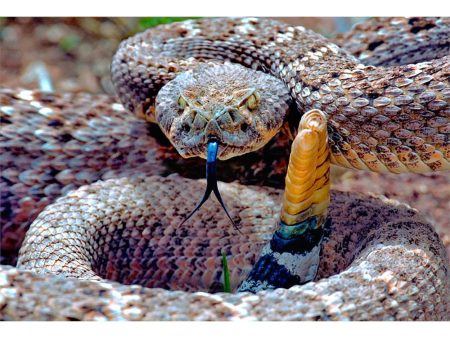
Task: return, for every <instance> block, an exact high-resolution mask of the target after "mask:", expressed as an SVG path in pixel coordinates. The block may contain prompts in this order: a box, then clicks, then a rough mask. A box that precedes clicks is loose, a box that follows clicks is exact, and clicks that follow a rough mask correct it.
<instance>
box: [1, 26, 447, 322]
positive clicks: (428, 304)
mask: <svg viewBox="0 0 450 338" xmlns="http://www.w3.org/2000/svg"><path fill="white" fill-rule="evenodd" d="M377 25H379V26H377ZM380 26H382V27H383V30H382V31H381V33H382V34H380V32H378V33H375V31H376V30H377V29H379V28H380ZM449 34H450V30H449V22H448V20H447V19H414V20H413V19H409V20H408V19H395V20H394V19H392V20H387V19H385V20H378V21H377V20H373V21H372V22H370V23H369V24H364V25H361V26H359V28H356V29H355V30H354V32H353V33H352V37H353V40H351V41H349V42H348V43H346V44H347V45H348V49H349V50H350V51H351V52H353V53H355V54H356V55H358V56H359V57H360V59H361V60H363V61H364V62H365V63H372V64H374V65H377V66H376V67H375V66H367V65H362V64H360V63H359V61H358V60H357V59H356V58H355V57H354V56H352V55H351V54H350V53H349V52H347V51H345V50H344V49H341V48H339V47H337V46H336V45H334V44H333V43H331V42H329V41H328V40H326V39H325V38H323V37H321V36H320V35H318V34H316V33H314V32H311V31H308V30H305V29H304V28H302V27H289V26H287V25H285V24H282V23H278V22H276V21H270V20H262V19H206V20H200V21H189V22H185V23H177V24H171V25H168V26H161V27H158V28H156V29H152V30H149V31H146V32H144V33H142V34H138V35H137V36H135V37H132V38H130V39H129V40H127V41H124V42H123V43H122V44H121V46H120V47H119V49H118V52H117V53H116V55H115V57H114V60H113V65H112V73H113V81H114V83H115V85H116V89H117V92H118V94H119V97H120V99H121V101H122V102H123V104H124V106H125V107H126V108H127V109H128V110H131V111H134V112H135V113H136V114H137V115H138V116H140V117H143V118H145V119H146V120H147V121H150V122H157V123H158V124H159V126H160V128H161V129H162V131H163V133H164V134H165V135H166V136H167V138H168V139H169V140H170V142H171V143H172V144H173V145H174V146H175V148H176V149H177V150H178V152H179V153H180V154H181V155H183V156H185V157H192V156H200V157H205V153H206V144H207V141H208V137H210V136H211V135H212V136H213V137H214V140H218V141H219V142H220V144H221V145H223V146H222V148H221V150H220V152H219V154H218V157H219V158H221V159H227V158H230V157H233V156H236V155H240V154H244V153H247V152H253V151H256V150H258V149H260V148H261V147H263V146H264V145H265V144H267V143H268V142H269V141H270V139H271V138H272V137H273V136H274V135H276V134H279V133H280V130H281V129H282V128H284V130H285V131H286V133H287V134H293V135H295V134H296V133H297V130H296V126H297V124H298V121H299V119H300V115H301V114H299V113H298V112H300V113H304V112H306V111H308V110H310V109H320V110H321V111H323V112H324V113H325V115H326V117H327V119H328V134H329V139H328V144H329V147H330V154H331V155H330V157H331V161H332V162H333V163H335V164H339V165H342V166H346V167H351V168H356V169H365V170H373V171H390V172H393V173H398V172H405V171H412V172H427V171H431V170H446V169H448V168H449V157H450V155H449V151H450V146H449V142H448V130H449V129H448V128H449V123H448V107H449V100H450V89H449V75H450V68H449V62H450V58H449V56H448V54H449V53H448V52H449V40H450V38H449ZM383 35H384V37H383ZM381 37H383V39H382V38H381ZM403 44H405V45H407V48H399V47H400V46H402V45H403ZM344 47H345V43H344ZM430 51H431V52H430ZM430 55H433V56H432V57H431V59H432V60H431V61H430ZM229 62H231V64H230V63H229ZM411 62H413V64H411ZM235 63H239V64H241V65H243V66H246V67H249V68H252V69H253V70H256V71H253V73H248V72H250V71H249V70H243V68H242V67H241V66H236V65H234V64H235ZM404 63H408V64H405V65H402V64H404ZM382 66H386V67H382ZM261 71H262V72H265V73H267V74H271V75H274V76H275V78H272V77H269V76H267V75H266V74H261ZM204 74H209V76H205V75H204ZM211 74H212V75H213V77H212V75H211ZM246 74H247V75H246ZM248 74H251V75H250V76H248ZM177 75H178V76H177ZM246 76H247V78H246ZM211 78H214V79H219V80H220V79H223V78H224V79H227V81H229V82H220V81H211ZM252 78H254V79H253V80H254V81H252ZM239 79H242V81H239ZM205 81H206V84H207V85H205ZM208 81H209V82H208ZM258 81H259V82H258ZM224 83H227V86H225V87H224ZM205 88H206V89H205ZM199 90H201V91H200V92H199ZM223 93H225V94H223ZM227 93H228V95H226V94H227ZM37 95H38V94H34V93H30V92H22V93H19V94H15V93H10V92H8V91H7V90H5V91H4V93H3V100H4V101H5V104H4V106H3V109H2V112H3V114H4V115H5V119H6V120H7V121H8V124H9V125H8V124H7V125H6V127H2V137H3V139H2V141H4V148H5V149H6V150H7V151H6V152H5V154H6V155H5V156H4V157H5V159H6V160H7V162H8V161H9V164H10V165H11V167H10V168H8V169H10V170H9V171H7V170H6V172H7V174H6V176H5V175H3V177H4V179H5V182H6V184H7V185H8V186H9V187H10V188H9V189H8V190H5V195H6V198H7V199H8V201H9V211H8V212H7V213H6V214H7V215H8V219H7V222H10V223H9V224H7V225H9V226H10V227H14V224H17V223H20V222H21V223H24V222H26V219H27V217H30V216H31V215H33V213H36V209H39V208H40V209H42V206H43V205H45V204H48V203H50V202H52V201H53V200H54V199H55V198H56V197H57V196H58V195H60V194H61V190H62V189H65V190H64V191H63V192H67V191H70V190H71V189H72V188H76V187H78V186H80V185H82V184H88V183H91V182H94V181H96V180H97V179H99V178H103V179H105V178H108V177H122V178H115V179H112V180H109V181H105V182H98V183H95V184H93V185H90V186H85V187H82V188H80V189H78V190H74V191H71V192H69V193H68V194H67V195H66V196H65V197H63V198H61V199H59V200H58V201H57V202H56V203H55V204H54V205H52V206H50V207H49V208H47V209H46V210H45V211H44V212H43V213H41V214H40V216H39V217H38V218H37V219H36V220H35V221H34V223H33V226H32V228H31V229H30V231H29V232H28V234H27V239H26V242H25V243H26V244H25V245H24V246H23V247H22V251H21V257H20V260H19V266H20V268H21V269H23V268H26V269H33V270H34V271H35V272H24V271H22V270H17V269H15V268H9V267H2V273H1V274H0V277H1V279H0V292H1V293H0V295H1V297H2V298H0V305H1V307H0V308H1V309H2V310H1V311H2V316H3V317H4V318H6V319H12V318H47V319H62V318H74V319H101V318H114V319H217V318H223V319H225V318H228V319H229V318H259V319H345V318H350V319H449V317H450V315H449V303H450V301H449V275H448V262H447V259H446V257H445V253H444V250H443V247H442V244H441V243H440V241H439V238H438V237H437V235H436V234H435V233H434V232H433V230H432V228H431V227H430V226H429V225H427V224H426V222H424V221H423V220H422V219H421V217H420V216H419V215H416V214H415V212H414V211H413V210H411V209H409V208H408V207H406V206H401V205H396V204H395V203H394V202H393V201H388V200H380V199H377V198H374V197H370V198H369V197H362V196H355V195H348V194H344V193H333V195H332V202H331V206H330V217H331V219H332V222H331V225H327V226H325V227H324V230H323V231H324V232H325V234H324V239H323V243H322V254H321V261H320V263H319V267H318V275H317V277H316V280H317V282H313V283H308V284H305V285H303V286H293V287H291V288H289V289H277V290H274V291H270V290H267V291H259V292H257V293H256V294H250V293H237V294H224V293H217V294H209V293H206V292H197V293H189V292H186V291H195V290H203V291H209V292H213V291H219V290H220V286H221V284H220V281H221V278H222V270H221V267H220V251H221V250H224V251H225V252H226V254H227V255H228V256H229V265H230V270H231V273H232V284H233V285H232V286H233V287H234V288H235V287H237V285H238V284H239V282H240V281H242V279H243V277H245V275H246V274H247V273H248V272H249V270H250V269H251V266H252V265H253V264H254V263H255V260H256V258H257V255H258V253H259V251H260V250H261V248H262V247H263V245H264V244H265V243H266V242H267V241H268V240H269V239H270V234H271V233H272V232H273V231H274V229H275V225H276V218H277V215H278V211H279V210H278V205H279V204H278V203H279V199H280V197H281V196H280V192H279V191H277V190H274V189H270V188H259V187H254V186H248V187H244V186H241V185H239V184H237V183H233V184H219V186H220V190H221V191H222V194H223V196H224V200H226V201H227V204H228V207H230V211H231V214H232V216H233V219H234V220H235V221H236V220H238V222H239V224H240V231H241V233H240V234H239V235H238V234H236V233H235V232H234V229H233V228H232V227H230V224H229V223H228V221H227V219H226V218H225V217H222V216H221V213H220V212H219V210H218V208H219V205H218V204H217V203H213V202H211V203H209V204H206V205H205V207H204V209H203V210H200V211H199V212H198V213H197V214H196V215H195V217H194V218H193V219H192V220H190V221H189V222H186V223H185V224H184V225H183V226H182V227H180V226H179V224H180V221H181V220H183V218H184V216H185V215H186V213H187V212H188V211H189V210H190V209H191V208H192V207H191V206H189V205H187V204H188V202H190V201H191V200H192V199H193V198H199V197H200V196H199V187H198V186H199V185H200V186H201V185H204V182H203V181H193V180H186V179H183V178H181V177H179V176H169V177H166V178H162V177H159V176H151V177H148V176H150V175H149V174H150V173H152V174H155V173H158V174H159V173H162V171H163V170H162V169H161V168H160V167H158V165H159V164H158V163H156V162H155V163H153V162H152V161H148V159H149V157H151V155H150V154H149V153H148V151H149V150H148V148H149V147H152V146H153V145H154V144H151V141H149V139H148V138H146V136H147V135H146V134H147V133H148V131H147V130H146V129H145V127H144V125H143V124H142V123H139V122H137V121H134V120H133V119H132V118H131V117H129V116H127V115H126V113H125V112H124V111H123V110H122V109H121V108H120V107H119V106H117V105H116V106H113V108H115V113H114V112H113V113H112V114H111V116H107V117H106V119H102V116H101V115H100V116H99V115H96V114H97V113H96V112H93V111H86V112H82V113H80V112H76V111H74V112H73V116H67V117H66V116H64V118H63V117H62V116H60V115H59V114H58V113H55V111H54V110H52V109H45V108H46V106H45V102H46V101H45V95H42V94H39V95H42V96H41V100H40V101H42V102H44V104H42V105H41V106H40V107H39V113H40V115H39V116H32V118H31V119H23V117H21V116H20V115H18V114H16V113H15V109H16V108H15V107H16V106H17V103H14V102H15V101H14V100H17V99H21V100H25V101H29V102H30V103H33V102H36V101H35V99H36V96H37ZM59 99H60V97H59V96H57V95H53V96H52V95H49V96H47V102H51V105H52V106H53V107H57V106H58V105H57V102H58V100H59ZM2 104H3V103H2ZM35 105H36V104H35ZM4 107H6V108H4ZM24 114H26V113H24ZM23 116H26V115H23ZM30 121H31V123H32V124H34V123H35V124H36V125H37V126H39V127H40V128H39V129H37V130H35V131H33V132H32V133H31V134H32V135H29V134H27V133H21V129H20V126H24V124H25V123H30ZM106 122H109V123H111V124H112V127H108V126H107V125H106ZM296 122H297V123H296ZM55 126H56V127H58V128H60V130H63V131H62V132H60V133H59V132H55V131H54V129H52V128H53V127H55ZM62 127H64V128H65V129H64V128H62ZM102 128H103V129H102ZM23 129H24V128H23ZM67 130H69V132H67ZM93 130H94V131H95V132H92V131H93ZM22 131H23V130H22ZM118 135H119V136H118ZM236 135H238V137H236ZM36 139H38V140H37V141H36ZM242 140H244V141H245V142H244V141H242ZM27 142H28V143H27ZM133 142H134V143H133ZM105 148H106V149H105ZM319 148H320V147H319ZM18 149H21V150H18ZM24 149H25V150H24ZM130 149H133V151H131V152H130ZM21 151H22V152H25V153H26V154H27V155H26V156H22V153H21ZM100 151H104V153H101V152H100ZM107 151H111V152H112V153H113V154H116V155H115V156H116V157H117V158H123V157H126V156H129V157H131V159H127V160H125V161H124V162H127V163H132V162H133V160H134V162H135V163H136V160H139V161H140V162H139V163H143V164H142V165H143V166H145V168H139V167H138V166H137V165H134V166H133V165H131V166H127V165H125V168H124V169H123V170H122V171H121V172H119V173H117V172H114V170H119V169H118V167H116V166H114V161H111V158H108V157H107V156H108V155H106V156H103V154H107ZM87 154H90V155H91V156H94V157H93V159H92V158H91V159H89V157H88V156H87ZM94 154H95V155H94ZM152 155H153V156H154V154H152ZM30 158H31V159H32V160H30ZM144 163H145V164H144ZM107 167H109V168H110V169H111V170H105V168H107ZM320 168H321V167H320V166H319V163H317V170H318V171H320V170H321V169H320ZM314 169H315V166H314ZM324 177H325V178H326V179H325V181H328V176H324ZM294 178H295V176H293V178H292V180H294ZM15 180H16V181H18V180H20V181H21V182H22V183H23V182H25V183H24V184H22V183H20V184H19V183H16V184H14V182H15ZM41 183H42V184H41ZM24 187H25V189H24ZM27 187H28V188H27ZM29 187H34V190H33V191H32V192H33V193H34V195H35V196H37V197H39V196H40V194H41V195H44V196H45V198H46V200H44V201H43V202H42V203H43V205H41V206H36V205H35V203H33V199H30V198H29V199H26V198H25V199H24V195H27V194H28V193H29V192H30V191H28V190H27V189H29V190H31V189H30V188H29ZM64 187H65V188H64ZM288 187H289V184H287V188H286V189H287V190H286V191H288ZM23 190H25V191H23ZM2 194H3V189H2ZM287 194H288V195H289V193H287ZM18 196H19V197H20V196H22V197H20V198H18ZM285 197H286V193H285ZM27 202H28V203H27ZM286 210H287V209H286ZM287 214H289V212H287ZM291 216H292V215H290V216H289V215H286V214H285V215H284V216H282V217H284V219H290V218H289V217H291ZM294 216H295V215H294ZM294 216H292V217H294ZM33 217H34V216H33ZM295 217H296V216H295ZM11 224H12V225H11ZM5 228H6V227H5ZM16 228H17V226H16ZM19 228H20V226H19ZM2 233H3V228H2ZM5 233H6V231H5ZM2 237H3V236H2ZM2 245H3V239H2ZM344 270H345V271H344ZM411 271H414V273H411ZM36 272H41V273H42V272H52V273H57V274H62V275H65V276H66V277H78V278H82V279H100V277H98V276H101V277H102V278H106V279H108V280H116V281H118V282H122V283H125V284H141V285H143V286H146V287H152V288H156V287H163V288H165V289H184V290H186V291H168V290H162V289H149V288H143V287H140V286H137V285H132V286H126V285H119V284H117V283H114V282H110V281H107V280H102V281H101V282H94V281H80V280H77V279H63V278H61V277H56V276H49V275H46V276H42V275H37V274H36ZM49 283H51V284H49ZM48 285H51V287H50V288H48Z"/></svg>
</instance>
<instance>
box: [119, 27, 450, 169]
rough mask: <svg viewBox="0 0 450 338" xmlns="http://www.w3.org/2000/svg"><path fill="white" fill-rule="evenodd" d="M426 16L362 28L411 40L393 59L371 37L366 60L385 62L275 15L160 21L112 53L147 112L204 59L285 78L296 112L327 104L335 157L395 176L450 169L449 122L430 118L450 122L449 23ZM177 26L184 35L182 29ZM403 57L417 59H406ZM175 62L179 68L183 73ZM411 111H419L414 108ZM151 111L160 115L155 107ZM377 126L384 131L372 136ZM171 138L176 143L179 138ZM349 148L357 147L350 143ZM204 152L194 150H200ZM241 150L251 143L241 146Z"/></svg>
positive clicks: (137, 106)
mask: <svg viewBox="0 0 450 338" xmlns="http://www.w3.org/2000/svg"><path fill="white" fill-rule="evenodd" d="M424 20H425V21H426V22H427V24H430V25H431V24H432V25H431V26H427V24H425V25H424V27H428V28H427V29H423V30H422V29H418V28H417V27H422V26H417V25H420V24H421V23H420V22H422V21H420V22H419V21H412V22H406V20H401V19H392V18H391V19H385V20H384V19H380V21H379V22H378V21H377V19H375V20H371V21H370V23H368V24H366V26H364V24H363V26H360V27H359V28H357V29H360V30H364V29H366V28H365V27H367V26H369V25H371V24H373V27H377V25H382V26H383V27H385V28H384V29H385V30H386V31H387V32H388V33H386V40H387V41H392V39H393V40H395V38H393V36H397V35H398V36H400V37H399V38H398V39H400V40H401V39H405V41H406V42H407V44H408V45H413V47H411V48H413V49H411V48H409V49H408V48H407V49H402V51H403V52H404V53H405V54H404V55H402V57H401V58H399V59H398V60H397V61H396V62H390V61H389V60H385V59H383V58H382V57H381V56H386V55H388V54H392V53H396V51H397V48H399V47H400V46H401V45H400V42H398V41H397V42H392V45H389V44H388V45H387V46H382V45H377V46H375V45H373V44H372V45H371V46H372V48H373V51H374V52H376V55H373V53H372V54H369V55H367V56H366V59H368V60H373V63H374V64H376V65H379V67H374V66H364V65H362V64H361V63H359V61H358V60H357V59H355V57H354V56H352V55H351V54H349V53H348V52H346V51H345V50H343V49H340V48H339V47H337V46H336V45H334V44H333V43H332V42H330V41H328V40H327V39H325V38H324V37H322V36H321V35H319V34H317V33H314V32H312V31H309V30H306V29H304V28H303V27H290V26H288V25H286V24H283V23H280V22H276V21H270V20H263V19H223V18H221V19H205V20H199V21H188V22H181V23H176V24H171V25H166V26H160V27H157V28H155V29H151V30H148V31H145V32H143V33H141V34H138V35H136V36H134V37H131V38H129V39H128V40H126V41H124V42H123V43H122V44H121V46H120V47H119V50H118V51H117V53H116V55H115V57H114V59H113V65H112V73H113V82H114V83H115V86H116V89H117V92H118V94H119V97H120V99H121V100H122V102H123V103H124V104H125V106H126V107H127V108H128V109H129V110H131V111H137V112H140V111H141V109H142V107H144V112H145V109H148V107H149V105H150V106H151V105H153V104H154V98H155V96H156V93H157V92H158V90H159V88H161V87H162V86H163V85H164V84H165V83H167V82H168V81H169V80H171V79H173V78H174V77H175V76H176V75H177V74H178V73H179V72H183V71H185V70H186V69H187V67H194V68H195V65H196V64H198V62H199V61H202V60H215V61H219V62H220V61H221V62H223V61H224V60H229V61H231V62H235V63H240V64H242V65H244V66H246V67H249V68H253V69H257V70H260V71H264V72H267V73H269V74H272V75H274V76H275V77H277V78H279V79H281V80H282V81H283V82H284V83H285V84H286V86H287V88H288V89H289V91H290V93H291V96H292V98H293V99H294V100H295V101H296V103H297V108H298V113H300V114H302V113H304V112H306V111H308V110H310V109H321V110H323V111H325V112H326V113H327V114H328V117H329V124H330V126H331V127H333V132H334V133H337V134H339V135H340V138H341V140H340V142H338V143H336V144H335V143H334V141H333V135H332V134H330V143H331V145H332V146H333V145H335V147H332V149H333V151H334V154H333V155H334V156H333V157H332V160H333V161H334V162H335V163H336V164H339V165H343V166H347V167H353V168H357V169H363V170H374V171H390V172H394V173H398V172H406V171H413V172H426V171H430V170H445V169H448V168H449V167H450V164H449V160H448V157H446V152H448V146H449V140H448V134H447V133H445V130H446V129H444V128H441V127H437V126H433V124H432V123H431V124H430V123H429V122H428V121H430V120H431V119H433V118H439V117H440V118H442V121H441V122H442V123H443V124H446V125H448V124H449V123H448V121H449V120H448V119H449V115H448V109H449V106H448V105H449V100H450V97H449V76H450V63H449V61H450V59H449V56H448V48H449V47H448V45H449V43H450V35H449V34H450V33H449V29H448V26H449V24H448V20H447V19H445V18H444V19H424ZM408 29H409V31H408V34H406V33H405V31H406V30H408ZM180 30H181V31H183V32H185V33H184V34H183V35H181V36H180V35H179V32H180ZM372 30H373V31H376V30H375V29H374V28H373V29H372ZM227 32H228V33H227ZM230 32H232V33H230ZM256 32H257V34H255V33H256ZM358 34H359V32H358V30H357V31H355V36H356V39H357V40H356V41H358V39H359V40H364V39H363V38H362V37H360V36H359V37H358ZM391 38H392V39H391ZM406 42H404V43H406ZM356 43H357V42H355V44H356ZM349 44H350V47H352V45H351V43H349ZM369 45H370V43H369ZM414 46H416V47H417V48H416V49H414V48H415V47H414ZM425 46H430V48H431V49H432V50H434V49H433V48H432V47H433V46H435V47H436V48H435V49H436V50H437V51H438V52H436V53H434V52H433V53H431V52H429V53H427V54H426V55H424V54H423V53H422V49H425ZM366 47H367V46H366ZM358 48H362V47H352V48H350V49H351V50H352V51H353V52H355V53H357V50H358ZM367 49H369V51H370V49H371V48H368V47H367ZM378 50H380V52H378ZM416 54H420V57H416V56H415V55H416ZM402 60H412V61H411V62H408V63H409V64H406V65H402V64H403V62H402ZM423 61H427V62H423ZM416 62H417V63H416ZM411 63H413V64H411ZM169 64H170V65H171V68H170V69H169V66H168V65H169ZM174 64H177V65H178V67H177V68H176V70H174V68H173V65H174ZM391 64H392V65H393V66H390V65H391ZM398 65H401V66H398ZM382 66H386V67H382ZM130 79H132V80H133V81H129V80H130ZM143 100H148V102H147V103H146V102H144V101H143ZM414 112H419V114H417V113H416V114H415V115H412V114H414ZM148 114H153V110H152V111H151V112H150V111H149V112H148ZM150 119H151V120H154V118H153V117H150ZM419 125H421V127H419ZM411 127H412V128H411ZM376 131H384V132H385V133H382V132H381V133H380V132H379V133H378V134H374V133H375V132H376ZM167 135H168V136H169V138H171V137H173V138H174V139H175V140H176V139H178V137H179V136H177V135H178V134H175V135H174V136H172V135H170V134H168V133H167ZM270 135H271V133H267V136H270ZM349 135H351V137H350V136H349ZM413 136H416V137H420V138H422V139H423V141H424V143H425V144H428V145H431V146H433V147H435V149H434V151H433V153H434V154H435V157H433V161H432V162H430V161H429V158H428V161H427V162H425V161H424V160H423V159H422V152H421V151H420V149H417V148H415V147H414V146H413V145H412V144H411V143H410V142H409V139H410V138H411V137H413ZM390 139H394V140H395V141H396V142H394V143H395V144H392V142H391V141H390ZM345 145H349V146H350V148H351V149H354V150H355V151H356V153H353V152H348V151H347V150H345ZM398 145H405V146H408V145H409V147H410V149H411V152H413V153H414V154H415V155H417V156H415V157H414V159H410V158H408V157H405V156H404V154H403V151H402V150H399V149H398V148H396V146H398ZM357 146H359V147H357ZM379 146H386V147H387V148H388V149H389V156H388V157H386V156H383V157H378V156H377V155H378V151H377V147H379ZM201 149H203V148H201ZM198 151H199V150H198V148H195V149H194V148H193V149H192V152H193V153H196V152H198ZM242 151H243V152H245V151H248V149H247V148H244V147H243V149H242ZM355 155H356V156H355ZM339 156H343V157H347V160H348V161H344V160H338V159H336V157H339ZM374 157H376V159H374Z"/></svg>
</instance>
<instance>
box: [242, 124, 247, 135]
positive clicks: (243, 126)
mask: <svg viewBox="0 0 450 338" xmlns="http://www.w3.org/2000/svg"><path fill="white" fill-rule="evenodd" d="M247 129H248V124H247V123H245V122H244V123H242V124H241V130H242V131H243V132H244V133H245V132H246V131H247Z"/></svg>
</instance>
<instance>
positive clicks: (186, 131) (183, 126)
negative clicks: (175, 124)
mask: <svg viewBox="0 0 450 338" xmlns="http://www.w3.org/2000/svg"><path fill="white" fill-rule="evenodd" d="M181 128H182V130H183V131H184V132H185V133H189V132H190V131H191V126H190V125H189V124H187V123H183V125H182V127H181Z"/></svg>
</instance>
